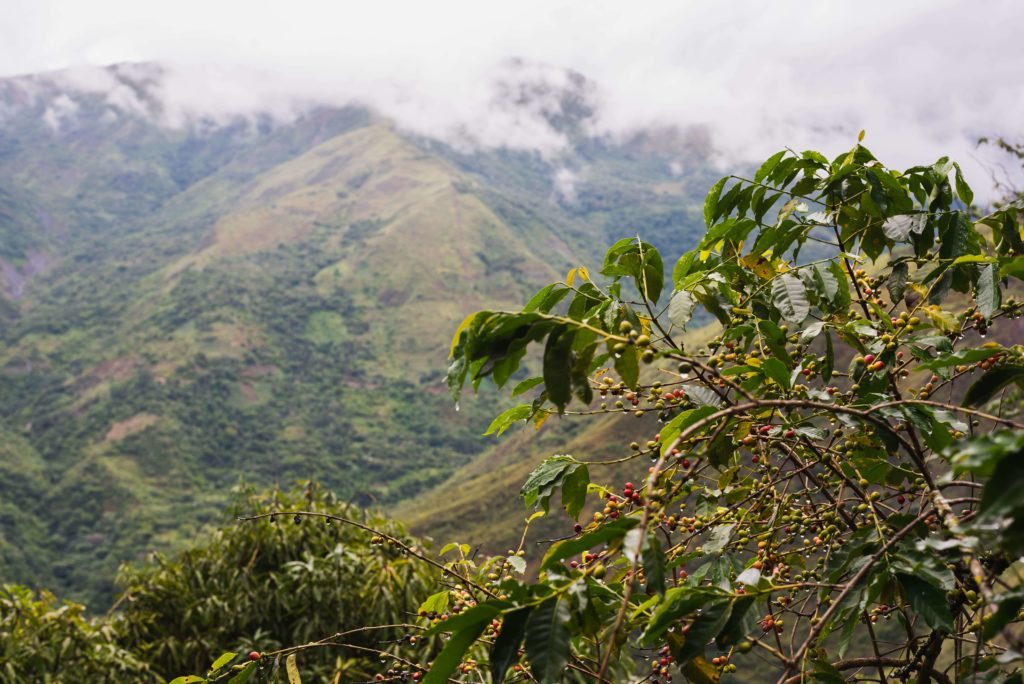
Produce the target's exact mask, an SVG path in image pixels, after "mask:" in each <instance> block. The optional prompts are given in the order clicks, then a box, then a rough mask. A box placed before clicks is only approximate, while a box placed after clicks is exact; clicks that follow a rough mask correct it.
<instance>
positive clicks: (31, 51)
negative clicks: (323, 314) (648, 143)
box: [0, 0, 1024, 189]
mask: <svg viewBox="0 0 1024 684" xmlns="http://www.w3.org/2000/svg"><path fill="white" fill-rule="evenodd" d="M20 5H22V6H23V7H21V8H19V9H18V10H16V11H15V12H14V15H13V17H11V16H7V17H6V20H5V22H4V24H3V27H2V28H0V69H2V70H3V72H6V73H7V74H12V73H17V72H29V71H38V70H42V69H48V68H58V67H68V66H80V65H83V64H104V63H110V62H119V61H148V60H157V61H159V62H161V63H162V64H164V65H166V67H167V72H166V74H165V78H164V80H163V81H162V82H161V85H160V88H161V93H162V97H163V98H164V100H165V102H166V104H167V110H166V112H165V114H166V115H168V116H169V117H170V118H172V119H175V120H176V121H177V122H178V123H180V122H181V121H183V120H187V119H188V118H189V117H192V116H197V115H203V116H208V117H212V118H214V119H223V118H229V117H231V116H235V115H238V114H247V113H252V112H254V111H257V110H259V111H265V112H268V113H270V114H272V115H273V116H275V117H278V118H288V117H290V116H294V115H295V114H296V113H297V112H300V111H302V110H303V109H304V108H306V107H308V106H310V105H311V104H315V103H326V104H339V105H340V104H346V103H349V102H354V101H355V102H365V103H368V104H370V105H372V106H374V107H376V108H377V109H379V110H381V111H382V112H384V113H385V114H386V115H388V116H391V117H393V118H394V119H396V121H398V123H399V124H400V125H402V126H404V127H406V128H408V129H411V130H413V131H416V132H419V133H424V134H428V135H432V136H438V137H446V138H449V139H457V140H462V141H466V142H472V143H473V144H482V145H507V146H512V147H525V148H534V149H540V150H542V151H544V152H545V153H546V154H548V155H557V152H558V150H559V149H561V148H562V147H563V146H564V145H565V144H566V138H565V136H564V134H563V132H560V131H559V130H556V129H554V128H552V126H551V125H550V119H551V115H552V113H553V112H555V111H556V110H557V109H558V107H559V106H560V103H559V102H557V101H556V100H557V94H558V92H559V91H560V89H563V90H564V88H566V87H570V88H571V87H578V86H579V84H578V83H573V82H571V72H569V71H566V70H572V71H574V72H577V73H579V74H584V75H585V76H586V77H587V78H588V79H589V80H588V82H587V85H586V88H585V89H584V90H585V92H584V93H583V94H584V95H585V100H586V102H587V103H588V104H590V105H592V106H593V108H594V111H593V112H591V115H590V116H586V117H584V119H583V120H582V123H584V124H585V125H586V126H587V127H588V128H589V130H591V131H592V132H594V133H597V134H603V135H611V136H628V135H631V134H632V132H633V131H635V130H636V129H638V128H641V127H645V126H671V125H674V126H680V127H683V128H686V127H691V126H703V127H705V128H706V129H707V130H708V131H709V132H710V134H711V136H712V138H711V139H712V141H713V144H714V146H715V148H716V149H717V151H718V153H719V158H720V160H721V161H722V163H725V164H735V163H738V162H739V161H742V160H755V159H758V158H763V157H764V156H766V155H767V154H770V153H771V152H773V151H775V150H777V149H779V148H781V147H783V146H791V147H794V148H797V149H802V148H807V147H814V148H821V149H824V150H825V151H827V152H831V153H837V152H839V151H840V150H841V149H844V148H846V147H849V146H850V145H851V144H852V142H853V141H854V139H855V136H856V134H857V132H858V131H859V130H860V129H866V130H867V139H866V143H867V144H868V145H869V146H870V147H871V148H872V149H873V150H874V151H875V153H876V154H877V155H878V156H879V157H880V158H882V159H883V160H884V161H887V162H888V163H890V164H891V165H894V166H905V165H910V164H914V163H919V162H925V161H931V160H933V159H934V158H936V157H938V156H939V155H941V154H950V155H951V156H954V157H956V158H958V159H960V160H961V161H962V162H963V163H964V165H965V167H966V169H967V171H968V175H969V178H971V179H972V180H973V182H974V184H975V185H978V186H979V189H980V188H981V187H982V186H985V185H987V176H986V171H985V167H984V165H983V163H982V162H983V161H985V157H983V155H990V154H993V153H992V152H990V151H988V150H987V149H985V148H982V149H981V150H978V149H977V148H976V145H975V142H976V140H977V138H978V137H980V136H983V135H999V134H1003V135H1010V136H1014V135H1020V133H1021V131H1020V128H1019V127H1020V125H1021V124H1020V122H1021V121H1024V87H1022V86H1024V83H1022V80H1024V50H1021V49H1020V48H1019V36H1018V31H1019V26H1020V25H1021V20H1022V19H1024V5H1021V4H1020V3H1019V2H1016V1H1014V0H994V1H992V2H988V3H985V4H978V3H971V2H966V1H954V0H930V1H927V2H926V1H921V0H902V1H901V2H892V1H891V0H889V1H880V0H870V1H862V2H858V3H837V2H826V1H823V0H818V1H816V2H797V1H795V0H782V1H780V2H774V3H763V2H753V1H750V0H743V1H734V2H730V3H706V2H696V1H693V2H668V1H666V2H649V3H644V4H642V5H639V6H635V5H634V6H630V7H627V6H626V3H621V2H609V1H605V0H601V1H591V2H564V1H563V2H557V1H555V0H547V1H545V2H541V1H538V0H518V1H517V2H515V3H505V4H502V5H498V4H495V3H481V2H478V1H474V2H469V1H463V0H460V1H457V2H442V1H440V0H439V1H438V2H433V3H423V2H395V1H391V2H388V1H386V0H385V1H382V2H377V3H359V4H358V6H357V5H356V4H355V3H345V2H341V3H328V2H322V1H321V2H313V1H312V0H292V1H291V2H288V3H251V2H241V1H240V0H219V1H218V2H208V1H203V2H199V0H180V1H179V2H176V3H174V4H171V3H166V2H161V3H154V2H151V3H139V2H137V1H135V0H132V1H130V2H129V1H126V0H93V2H89V3H79V2H73V1H70V0H44V1H40V2H36V3H20ZM510 58H520V59H521V61H510ZM76 78H81V79H83V80H87V79H89V78H95V76H94V75H93V76H90V75H88V74H87V73H86V72H84V71H79V72H78V76H77V77H76ZM542 84H548V85H550V86H551V88H549V89H547V90H545V89H544V88H543V87H540V86H541V85H542ZM93 86H94V87H102V85H100V86H97V85H96V84H95V83H94V84H93ZM523 88H526V90H527V91H528V92H529V93H530V94H531V95H532V97H531V98H527V99H526V100H524V99H523V98H519V100H518V101H517V100H516V94H517V93H519V94H522V91H523ZM129 95H132V96H134V95H133V94H132V93H126V92H121V93H120V94H119V97H121V98H123V102H122V105H123V107H130V106H132V105H133V104H139V103H137V102H136V103H133V102H132V99H131V97H129ZM112 96H113V95H112ZM513 103H515V105H516V106H512V104H513ZM123 107H122V108H123Z"/></svg>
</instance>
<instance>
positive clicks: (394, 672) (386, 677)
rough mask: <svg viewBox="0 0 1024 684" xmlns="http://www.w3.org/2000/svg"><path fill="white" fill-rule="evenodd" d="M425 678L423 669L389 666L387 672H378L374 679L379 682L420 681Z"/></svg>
mask: <svg viewBox="0 0 1024 684" xmlns="http://www.w3.org/2000/svg"><path fill="white" fill-rule="evenodd" d="M421 679H423V671H422V670H398V669H395V668H389V669H388V670H387V671H385V672H378V673H377V674H376V675H375V676H374V680H375V681H378V682H418V681H420V680H421Z"/></svg>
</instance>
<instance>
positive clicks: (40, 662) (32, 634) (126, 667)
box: [0, 584, 153, 684]
mask: <svg viewBox="0 0 1024 684" xmlns="http://www.w3.org/2000/svg"><path fill="white" fill-rule="evenodd" d="M121 628H122V623H121V621H119V620H97V619H90V618H87V617H86V616H85V608H84V607H83V606H81V605H79V604H76V603H71V602H69V601H65V602H60V601H58V600H57V599H56V598H54V596H53V595H52V594H50V593H49V592H46V591H43V592H40V593H39V595H38V596H36V595H35V594H34V592H33V591H32V590H31V589H28V588H26V587H21V586H17V585H13V584H5V585H3V587H2V588H0V682H5V683H10V684H20V683H21V682H40V683H44V682H46V683H53V684H57V683H59V682H67V683H69V684H70V683H71V682H103V681H133V682H138V681H151V680H152V679H153V673H152V671H151V670H150V668H149V666H148V664H147V663H146V662H145V660H144V659H142V658H140V657H139V656H138V654H137V653H133V652H131V651H130V650H128V649H126V648H124V646H123V645H122V644H121V643H120V642H121V638H122V635H121V632H120V630H121Z"/></svg>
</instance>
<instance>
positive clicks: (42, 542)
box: [0, 68, 699, 600]
mask: <svg viewBox="0 0 1024 684" xmlns="http://www.w3.org/2000/svg"><path fill="white" fill-rule="evenodd" d="M140 73H141V74H142V76H140ZM147 74H148V72H146V71H145V70H142V71H141V72H140V70H139V69H128V68H120V69H113V70H111V71H110V72H109V74H108V75H109V76H111V78H112V79H113V80H114V81H115V82H116V83H117V84H119V86H118V87H119V88H120V87H123V88H126V89H128V90H130V91H131V92H132V93H134V94H135V98H136V101H137V103H140V104H137V106H136V107H135V108H131V107H125V106H118V105H117V104H112V100H111V96H110V93H107V94H106V95H104V94H102V93H99V94H97V93H94V92H80V91H76V90H74V89H73V88H69V87H68V86H67V85H66V84H63V83H62V81H61V79H60V78H58V77H32V78H24V79H15V80H8V81H0V105H2V106H0V113H2V116H0V123H2V125H3V132H4V136H3V138H4V141H5V144H4V145H0V188H2V192H0V260H2V261H0V277H2V278H3V280H2V283H0V286H2V288H3V294H2V295H0V323H2V324H3V325H2V328H0V342H2V346H0V427H2V429H3V433H2V434H3V435H6V436H8V438H6V439H5V440H4V444H5V445H6V446H5V448H6V449H8V451H10V453H12V454H16V459H17V460H15V457H14V456H12V457H11V459H12V463H13V464H14V465H12V466H11V467H12V468H17V470H18V472H19V473H23V476H22V478H21V480H19V481H18V483H19V487H20V490H19V491H18V492H15V489H14V482H15V481H13V480H12V481H10V482H11V484H2V485H0V496H2V497H3V500H4V502H5V503H6V502H8V501H11V502H14V505H12V506H8V507H7V508H6V509H4V510H5V511H6V513H5V515H6V516H7V517H5V519H4V524H3V528H2V531H3V538H2V539H0V543H2V544H3V546H2V547H0V562H2V563H3V569H4V570H5V571H6V572H9V573H10V574H11V576H12V579H19V580H32V581H34V582H37V583H40V584H44V585H49V586H51V587H53V588H55V589H58V590H60V591H63V592H66V593H70V594H71V595H72V596H76V597H79V598H90V599H93V600H103V599H104V598H105V597H107V596H109V591H110V587H111V580H112V577H113V573H114V570H115V568H116V567H117V565H118V564H119V563H121V562H123V561H125V560H128V559H131V558H133V557H138V555H139V554H140V553H144V552H145V551H146V550H147V549H150V548H154V547H157V548H166V547H168V546H173V545H175V544H178V543H180V542H181V541H182V540H183V539H187V538H189V537H191V536H192V535H194V534H195V532H196V530H198V529H199V528H200V527H201V526H202V525H204V524H205V523H207V522H209V521H212V520H215V519H217V517H218V516H219V513H218V511H219V507H220V505H221V503H222V502H223V501H224V500H225V498H226V491H225V490H226V489H227V488H229V487H231V486H232V485H234V484H235V483H237V482H238V481H239V480H240V479H245V480H249V481H254V482H256V483H257V484H267V483H272V482H275V481H278V482H282V483H284V484H289V483H290V482H291V481H293V480H295V479H299V478H316V479H319V480H322V481H323V482H324V484H325V485H327V486H328V487H331V488H333V489H335V490H336V491H338V493H339V494H340V495H341V496H343V497H345V498H351V499H353V500H355V501H358V502H361V503H367V504H372V503H375V502H376V503H386V504H390V503H393V502H396V501H399V500H403V499H404V500H409V499H411V498H413V497H415V496H417V495H418V494H420V493H421V492H423V491H425V490H426V489H427V488H429V487H431V486H434V485H437V484H439V483H441V482H443V481H444V480H445V479H446V478H447V477H449V476H450V475H451V473H452V472H454V471H455V470H456V469H458V468H459V467H460V466H463V465H465V464H467V463H469V462H470V461H471V460H472V459H473V458H474V457H475V456H476V455H477V454H479V453H480V452H481V451H483V450H484V449H485V448H486V447H487V443H486V442H485V441H484V440H483V439H482V438H481V437H480V433H481V432H482V431H483V428H484V427H485V426H486V424H487V422H488V420H489V417H490V415H491V414H492V413H494V412H495V408H496V407H497V406H498V404H497V403H496V399H495V397H494V395H493V393H492V394H488V393H486V392H485V393H484V394H483V395H482V397H481V399H480V400H479V401H474V402H473V403H472V405H469V406H467V407H466V409H465V410H463V411H461V412H456V410H455V407H454V406H453V405H452V403H451V401H450V399H449V397H448V396H447V394H446V392H445V391H444V389H443V386H442V377H443V374H444V370H445V365H446V362H445V357H446V355H447V345H448V341H449V340H450V335H451V332H452V330H453V329H454V327H455V325H457V323H458V321H459V320H460V319H461V318H462V317H463V316H464V315H465V314H466V313H467V312H469V311H473V310H475V309H479V308H483V307H490V308H503V307H512V306H517V305H519V304H521V302H522V301H524V300H525V298H526V297H528V296H529V294H530V293H532V291H534V290H535V289H536V288H538V287H539V286H541V285H543V284H546V283H547V282H550V281H552V280H555V279H558V278H559V277H561V274H564V272H565V270H566V269H567V268H568V267H570V266H574V265H576V264H579V263H583V262H592V261H593V259H594V257H595V255H597V254H599V253H600V250H601V249H603V247H604V243H605V241H606V240H605V235H607V234H613V233H614V234H617V232H618V231H619V230H620V229H621V225H620V221H624V220H626V218H628V219H630V220H631V221H632V222H633V223H632V226H631V228H633V229H635V230H638V231H641V232H644V234H645V236H646V235H648V233H650V234H651V237H650V239H652V240H654V241H655V242H660V243H662V244H666V243H672V242H673V241H678V240H684V241H685V240H692V239H693V235H694V234H695V233H696V229H695V227H694V226H695V225H696V224H694V223H692V222H691V219H692V218H693V216H695V214H694V213H693V212H692V211H691V210H690V209H689V206H690V205H691V203H692V201H693V200H692V198H691V197H690V196H689V194H688V193H689V192H690V191H689V189H688V188H687V187H686V183H685V179H684V178H683V177H681V176H679V175H678V174H677V173H676V172H675V171H674V170H673V169H672V167H671V166H670V165H669V164H668V162H667V161H666V159H667V158H662V157H655V156H651V155H650V154H649V153H648V152H646V151H645V150H644V149H642V146H640V147H638V146H637V145H636V144H635V142H630V143H628V144H622V145H617V144H610V143H601V142H598V141H589V142H588V141H586V140H581V141H580V142H579V144H578V145H577V146H576V147H574V148H573V150H572V151H571V153H567V155H566V156H564V157H563V158H561V159H559V160H546V159H544V158H542V157H540V156H539V155H537V154H535V153H529V152H509V151H507V150H506V151H502V150H490V151H488V150H476V151H474V152H466V151H464V150H463V151H457V150H455V149H454V148H452V147H450V146H448V145H446V144H444V143H440V142H438V141H433V140H428V139H424V138H418V137H414V136H410V135H408V134H406V133H403V132H402V131H399V130H397V129H396V128H395V127H394V126H393V125H392V124H391V123H389V122H387V121H385V120H382V119H380V118H379V117H377V116H375V115H374V114H373V113H371V112H368V111H366V110H362V109H358V108H348V109H335V110H331V109H315V110H311V111H309V112H307V113H306V114H304V115H302V116H300V117H298V118H297V119H296V120H295V121H292V122H289V123H281V122H273V121H270V120H268V119H261V118H259V117H256V118H255V119H253V120H249V121H244V120H243V121H237V122H235V123H232V124H229V125H214V124H209V125H207V124H203V123H202V122H199V123H195V124H193V125H190V126H185V127H182V128H172V127H167V126H165V125H163V124H162V123H161V122H160V120H159V119H157V118H154V117H153V115H152V112H151V111H150V110H152V109H158V108H159V103H158V102H155V101H154V100H153V99H152V98H151V97H150V96H149V91H148V90H147V85H146V84H147V80H146V79H147V78H151V77H152V78H155V76H151V75H147ZM117 92H120V91H117ZM125 97H126V96H125ZM119 101H120V100H119ZM69 103H70V104H69ZM54 112H57V113H54ZM672 155H677V152H672ZM566 165H572V166H573V167H574V168H577V169H581V170H582V169H588V170H587V171H586V174H589V175H588V176H587V179H586V180H580V179H578V180H577V182H576V185H575V187H574V191H573V196H572V197H571V198H569V197H568V196H566V195H565V194H564V193H561V192H560V191H559V190H558V189H557V188H556V187H555V186H553V185H552V182H553V179H554V178H556V177H557V176H558V174H559V173H560V170H561V169H563V167H565V166H566ZM694 168H699V165H697V164H696V163H695V165H694ZM580 173H581V174H583V171H580ZM630 192H632V195H630ZM631 196H632V197H633V198H634V199H633V200H632V203H629V202H627V201H626V200H625V199H624V198H628V197H631ZM612 205H614V207H615V208H616V209H615V210H614V211H612V209H611V207H612ZM622 212H625V213H622ZM12 236H19V237H18V239H15V237H12ZM17 497H22V499H23V500H24V501H27V502H29V504H27V505H19V504H18V503H17V502H19V501H22V499H19V498H17ZM19 535H20V536H19ZM18 540H21V541H22V542H23V543H19V541H18Z"/></svg>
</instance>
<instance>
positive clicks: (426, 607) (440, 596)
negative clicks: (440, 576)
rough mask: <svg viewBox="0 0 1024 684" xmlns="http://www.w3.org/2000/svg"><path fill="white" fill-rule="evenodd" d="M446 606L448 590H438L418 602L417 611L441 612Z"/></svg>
mask: <svg viewBox="0 0 1024 684" xmlns="http://www.w3.org/2000/svg"><path fill="white" fill-rule="evenodd" d="M447 608H448V591H447V590H445V591H439V592H437V593H436V594H433V595H431V596H430V597H428V598H427V600H426V601H424V602H423V603H421V604H420V607H419V609H418V610H417V611H416V612H417V613H443V612H444V611H445V609H447Z"/></svg>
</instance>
